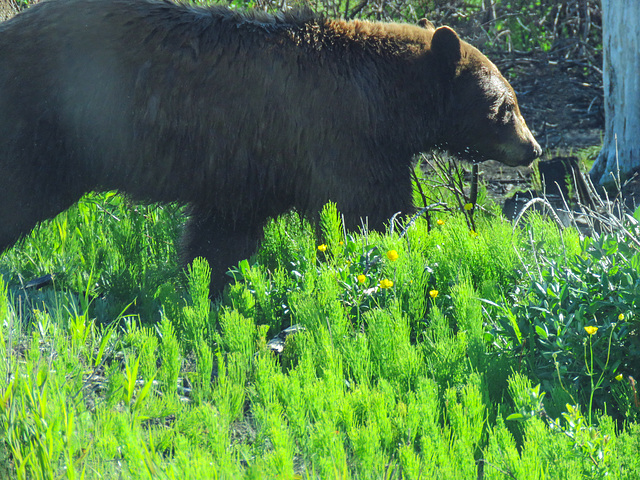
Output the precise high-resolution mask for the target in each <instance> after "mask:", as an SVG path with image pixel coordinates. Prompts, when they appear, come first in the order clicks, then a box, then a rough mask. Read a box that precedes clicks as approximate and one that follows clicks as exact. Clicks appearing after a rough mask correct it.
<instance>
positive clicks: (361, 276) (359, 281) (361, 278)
mask: <svg viewBox="0 0 640 480" xmlns="http://www.w3.org/2000/svg"><path fill="white" fill-rule="evenodd" d="M366 281H367V276H366V275H364V274H362V273H361V274H360V275H358V283H364V282H366Z"/></svg>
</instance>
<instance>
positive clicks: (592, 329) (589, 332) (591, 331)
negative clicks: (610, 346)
mask: <svg viewBox="0 0 640 480" xmlns="http://www.w3.org/2000/svg"><path fill="white" fill-rule="evenodd" d="M584 330H585V331H586V332H587V333H588V334H589V335H593V334H594V333H596V332H597V331H598V327H584Z"/></svg>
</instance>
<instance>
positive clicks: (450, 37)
mask: <svg viewBox="0 0 640 480" xmlns="http://www.w3.org/2000/svg"><path fill="white" fill-rule="evenodd" d="M431 51H432V52H433V54H434V55H436V57H437V58H438V59H439V60H440V61H441V62H442V64H443V66H444V67H446V68H447V69H453V70H455V68H456V66H457V65H458V63H459V62H460V58H461V55H462V54H461V52H460V38H458V34H457V33H456V32H454V31H453V30H452V29H450V28H449V27H440V28H438V29H436V31H435V32H433V38H432V39H431Z"/></svg>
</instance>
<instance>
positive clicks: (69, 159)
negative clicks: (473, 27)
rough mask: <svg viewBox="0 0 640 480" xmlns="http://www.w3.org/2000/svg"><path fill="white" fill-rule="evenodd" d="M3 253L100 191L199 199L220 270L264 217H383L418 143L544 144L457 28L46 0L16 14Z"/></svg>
mask: <svg viewBox="0 0 640 480" xmlns="http://www.w3.org/2000/svg"><path fill="white" fill-rule="evenodd" d="M0 132H1V133H0V251H3V250H5V249H6V248H7V247H9V246H11V245H12V244H14V243H15V242H16V240H18V239H19V238H20V237H21V236H22V235H24V234H26V233H28V232H29V231H30V230H31V229H32V228H33V227H34V226H35V225H36V224H37V222H39V221H41V220H44V219H46V218H51V217H53V216H54V215H56V214H58V213H59V212H61V211H62V210H64V209H66V208H68V207H69V206H70V205H72V204H73V203H74V202H76V201H77V200H78V199H79V198H80V196H81V195H83V194H84V193H85V192H88V191H92V190H119V191H121V192H124V193H126V194H128V195H130V196H131V197H133V198H135V199H139V200H142V201H150V202H183V203H186V204H190V205H191V206H192V213H191V216H190V220H189V222H188V224H187V227H186V228H187V233H186V236H185V241H184V250H185V260H186V261H187V262H188V261H190V260H192V259H193V258H195V257H197V256H203V257H205V258H206V259H207V260H208V261H209V263H210V265H211V267H212V270H213V277H212V286H213V287H220V286H221V285H223V278H224V273H225V271H226V269H227V268H228V267H229V266H232V265H235V264H236V263H237V262H238V261H239V260H241V259H243V258H246V257H248V256H249V255H250V254H251V253H252V252H253V251H254V249H255V248H256V246H257V242H258V241H259V239H260V237H261V234H262V228H263V225H264V224H265V222H266V220H267V219H269V218H270V217H273V216H277V215H279V214H281V213H283V212H286V211H288V210H291V209H296V210H297V211H299V212H300V213H302V214H303V215H307V216H309V217H313V216H314V215H316V214H317V212H318V211H319V210H320V209H321V207H322V206H323V205H324V204H325V203H326V202H327V201H329V200H332V201H334V202H336V203H337V204H338V208H339V210H340V211H341V212H342V213H343V214H344V216H345V219H346V221H347V224H348V226H350V227H355V226H357V225H359V223H360V219H361V218H363V217H368V224H369V226H370V227H371V228H374V229H381V228H383V227H384V224H385V222H386V221H388V219H389V218H390V217H391V216H392V215H393V214H394V213H396V212H398V211H402V212H404V213H408V212H410V211H411V209H412V187H411V176H410V172H411V162H412V157H413V156H414V155H415V154H417V153H419V152H424V151H428V150H430V149H432V148H434V147H442V148H446V149H448V150H450V151H451V152H453V153H460V154H461V155H462V156H464V157H467V158H471V159H475V160H484V159H489V158H490V159H495V160H499V161H500V162H502V163H504V164H507V165H524V164H528V163H530V162H531V161H532V160H533V159H534V158H536V157H537V156H538V155H539V154H540V146H539V145H538V144H537V143H536V141H535V140H534V138H533V136H532V134H531V132H530V131H529V129H528V128H527V125H526V124H525V121H524V119H523V118H522V115H521V114H520V111H519V109H518V104H517V101H516V96H515V93H514V91H513V89H512V88H511V87H510V85H509V83H507V81H506V80H505V79H504V78H503V77H502V75H500V73H499V71H498V69H497V68H496V67H495V65H493V64H492V63H491V62H490V61H489V60H488V59H487V58H486V57H485V56H484V55H482V54H481V53H480V52H479V51H478V50H477V49H475V48H474V47H472V46H470V45H468V44H467V43H465V42H463V41H461V40H460V39H459V38H458V36H457V35H456V33H455V32H454V31H453V30H451V29H450V28H448V27H441V28H438V29H435V28H433V26H432V25H431V24H430V23H428V22H426V21H424V22H421V25H420V26H410V25H405V24H394V23H370V22H365V21H357V20H355V21H348V22H347V21H342V20H329V19H325V18H322V17H318V16H315V15H313V14H312V13H310V12H297V13H285V14H278V15H267V14H263V13H257V12H254V13H239V12H236V11H233V10H230V9H227V8H224V7H220V6H214V7H209V8H200V7H194V6H189V5H184V4H174V3H170V2H169V1H155V0H48V1H45V2H42V3H40V4H38V5H36V6H34V7H32V8H30V9H28V10H27V11H25V12H23V13H20V14H18V15H17V16H16V17H14V18H12V19H10V20H8V21H7V22H4V23H2V24H0Z"/></svg>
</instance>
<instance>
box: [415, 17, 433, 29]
mask: <svg viewBox="0 0 640 480" xmlns="http://www.w3.org/2000/svg"><path fill="white" fill-rule="evenodd" d="M418 25H420V26H421V27H422V28H427V29H431V30H435V28H436V27H435V25H434V24H433V23H431V22H430V21H429V20H427V19H426V18H421V19H420V21H419V22H418Z"/></svg>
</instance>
